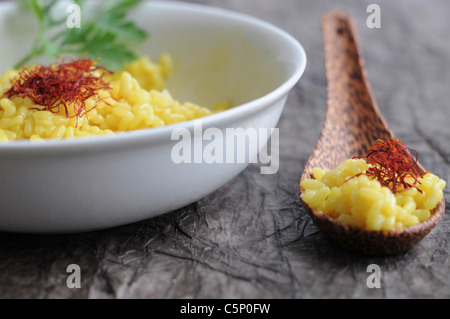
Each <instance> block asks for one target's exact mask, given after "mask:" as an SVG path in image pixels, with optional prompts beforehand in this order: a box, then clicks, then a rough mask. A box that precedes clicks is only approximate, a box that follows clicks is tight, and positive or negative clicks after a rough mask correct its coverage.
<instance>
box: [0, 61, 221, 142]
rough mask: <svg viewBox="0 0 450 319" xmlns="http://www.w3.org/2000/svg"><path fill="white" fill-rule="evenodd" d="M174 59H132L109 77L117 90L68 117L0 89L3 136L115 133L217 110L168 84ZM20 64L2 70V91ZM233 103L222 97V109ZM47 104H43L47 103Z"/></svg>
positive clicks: (0, 134) (0, 130) (106, 92)
mask: <svg viewBox="0 0 450 319" xmlns="http://www.w3.org/2000/svg"><path fill="white" fill-rule="evenodd" d="M172 69H173V65H172V61H171V58H170V56H169V55H168V54H163V55H161V57H160V58H159V61H158V63H155V62H152V61H151V60H150V59H149V58H148V57H141V58H139V59H138V60H136V61H133V62H131V63H129V64H128V65H127V66H126V67H125V68H124V70H122V71H119V72H117V73H115V74H114V75H112V76H109V77H106V78H105V79H107V80H108V81H109V83H110V85H111V88H112V89H111V90H101V91H100V92H99V97H100V98H101V100H99V101H97V100H94V98H91V99H89V100H87V101H86V109H90V108H92V107H94V108H93V109H92V110H91V111H89V112H88V113H86V115H85V116H83V117H82V118H78V119H77V118H76V117H72V118H67V117H66V115H65V113H64V108H61V110H60V112H59V113H52V112H50V111H45V110H44V111H41V110H36V109H35V108H36V107H39V106H36V105H34V104H33V102H32V101H31V100H29V99H24V98H20V97H13V98H11V99H8V98H7V97H5V96H3V95H0V141H2V142H8V141H13V140H17V139H29V140H31V141H43V140H45V139H48V138H51V139H62V138H69V139H70V138H75V137H80V136H83V137H90V136H97V135H111V134H115V133H116V132H123V131H129V130H138V129H144V128H150V127H158V126H164V125H167V124H174V123H178V122H182V121H187V120H191V119H196V118H200V117H203V116H206V115H210V114H212V113H213V112H214V111H212V110H210V109H208V108H206V107H201V106H199V105H196V104H193V103H189V102H185V103H180V102H179V101H177V100H175V99H174V98H172V96H171V95H170V93H169V92H168V91H167V90H165V87H166V79H167V77H168V76H169V75H170V74H171V73H172ZM17 74H18V72H17V71H15V70H9V71H7V72H6V73H5V74H4V75H3V76H0V92H4V91H6V90H7V89H8V88H9V87H11V83H10V80H11V79H12V78H13V77H15V76H17ZM227 107H228V104H227V103H223V102H222V103H219V104H218V108H217V110H223V109H225V108H227ZM41 108H42V107H41Z"/></svg>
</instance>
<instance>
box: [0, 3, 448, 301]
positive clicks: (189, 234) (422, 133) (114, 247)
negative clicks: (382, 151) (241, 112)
mask: <svg viewBox="0 0 450 319" xmlns="http://www.w3.org/2000/svg"><path fill="white" fill-rule="evenodd" d="M192 2H196V3H204V4H208V5H211V6H217V7H221V8H226V9H231V10H234V11H239V12H242V13H246V14H250V15H252V16H255V17H257V18H261V19H264V20H266V21H268V22H270V23H273V24H274V25H276V26H278V27H280V28H282V29H284V30H286V31H287V32H289V33H290V34H292V35H293V36H294V37H295V38H297V39H298V40H299V41H300V42H301V44H302V45H303V46H304V48H305V50H306V54H307V56H308V65H307V68H306V71H305V74H304V76H303V77H302V78H301V80H300V81H299V82H298V84H297V85H296V86H295V87H294V89H293V90H292V91H291V92H290V94H289V97H288V99H287V103H286V107H285V109H284V111H283V114H282V116H281V119H280V121H279V124H278V127H279V130H280V167H279V171H278V172H277V173H276V174H274V175H261V174H260V172H259V168H258V167H257V166H256V165H253V164H252V165H250V166H249V167H248V168H247V169H246V170H245V171H243V172H242V173H241V174H240V175H238V176H237V177H236V178H234V179H233V180H232V181H231V182H229V183H228V184H226V185H225V186H223V187H221V188H220V189H219V190H217V191H216V192H214V193H213V194H211V195H209V196H207V197H206V198H203V199H201V200H199V201H198V202H196V203H193V204H191V205H189V206H187V207H184V208H182V209H179V210H177V211H173V212H170V213H167V214H164V215H162V216H159V217H156V218H152V219H148V220H145V221H142V222H138V223H135V224H131V225H125V226H121V227H117V228H114V229H107V230H102V231H97V232H91V233H83V234H72V235H27V234H12V233H0V298H274V299H279V298H288V299H294V298H296V299H297V298H298V299H299V298H449V297H450V257H449V254H450V246H449V244H448V243H449V238H450V217H449V214H448V210H447V211H446V213H445V215H444V217H443V220H442V221H441V223H440V224H439V225H438V226H437V228H435V229H434V230H433V231H432V232H431V233H430V234H429V235H428V236H427V237H426V238H425V239H424V240H423V241H421V242H420V243H419V244H418V245H417V246H416V247H415V248H413V249H412V250H410V251H408V252H407V253H405V254H402V255H397V256H391V257H370V256H363V255H360V254H357V253H353V252H350V251H347V250H344V249H342V248H340V247H339V246H337V245H336V244H335V243H334V242H332V241H331V240H330V239H328V237H326V236H325V235H324V234H323V233H322V232H320V231H319V230H318V228H317V227H316V226H315V225H314V224H313V223H312V222H311V219H310V218H309V217H308V216H307V214H306V212H305V209H304V208H303V207H302V204H301V202H300V199H299V196H298V182H299V179H300V175H301V172H302V169H303V166H304V164H305V162H306V160H307V159H308V157H309V155H310V153H311V151H312V150H313V148H314V145H315V143H316V141H317V139H318V137H319V134H320V130H321V126H322V123H323V120H324V115H325V107H326V79H325V71H324V61H323V48H322V34H321V26H320V20H321V16H322V14H323V13H324V12H326V11H329V10H344V11H347V12H348V13H350V14H351V15H352V16H353V17H354V19H355V21H356V27H357V31H358V34H359V38H360V40H361V49H362V53H363V57H364V60H365V66H366V69H367V75H368V78H369V81H370V83H371V87H372V91H373V94H374V96H375V98H376V100H377V102H378V104H379V107H380V110H381V113H382V114H383V115H384V117H385V118H386V121H387V122H388V124H389V126H390V128H391V129H392V130H393V131H394V132H395V134H396V135H397V137H398V138H400V139H401V140H402V141H403V142H405V143H406V144H407V145H408V146H410V147H412V148H414V149H416V150H417V151H418V152H419V153H420V158H419V159H420V161H421V163H422V164H423V166H424V167H425V168H427V169H428V170H430V171H433V172H434V173H435V174H437V175H439V176H441V177H442V178H444V179H446V180H448V178H449V169H450V126H449V121H450V107H449V105H448V104H449V100H450V86H449V84H450V41H448V36H449V34H450V19H448V13H449V12H450V2H449V1H447V0H431V1H422V0H396V1H388V0H377V1H372V0H370V1H345V0H333V1H332V0H326V1H325V0H314V1H311V0H308V1H306V0H279V1H273V0H225V1H224V0H211V1H207V0H197V1H192ZM372 3H375V4H378V5H379V6H380V9H381V28H369V27H368V26H367V24H366V20H367V18H368V16H369V14H370V13H367V11H366V9H367V6H368V5H369V4H372ZM444 194H445V197H446V199H447V200H449V199H450V197H449V196H450V194H449V192H448V189H447V188H446V189H445V191H444ZM69 264H77V265H79V266H80V269H81V288H79V289H69V288H68V287H67V285H66V280H67V277H68V276H69V274H68V273H67V272H66V268H67V266H68V265H69ZM371 264H376V265H378V266H379V267H380V270H381V287H380V288H379V289H376V288H374V289H370V288H369V287H368V286H367V279H368V276H369V275H370V273H369V272H367V268H368V266H369V265H371Z"/></svg>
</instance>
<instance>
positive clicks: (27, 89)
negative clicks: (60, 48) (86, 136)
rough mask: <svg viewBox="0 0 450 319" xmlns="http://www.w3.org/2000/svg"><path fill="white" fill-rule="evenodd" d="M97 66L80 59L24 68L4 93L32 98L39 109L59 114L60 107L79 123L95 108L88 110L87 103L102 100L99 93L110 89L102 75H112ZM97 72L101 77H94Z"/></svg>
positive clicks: (87, 60)
mask: <svg viewBox="0 0 450 319" xmlns="http://www.w3.org/2000/svg"><path fill="white" fill-rule="evenodd" d="M96 63H97V61H92V60H91V59H86V58H81V59H77V60H72V61H71V62H64V60H61V62H60V63H54V64H51V65H49V66H47V67H46V66H43V65H36V66H35V67H31V68H22V70H21V71H20V72H19V74H18V76H17V77H16V78H14V79H13V80H12V81H11V85H12V86H11V88H10V89H8V90H7V91H6V92H4V94H5V96H6V97H8V98H12V97H22V98H29V99H30V100H31V101H33V103H35V104H36V105H38V107H37V108H36V109H37V110H47V111H50V112H52V113H59V111H60V108H61V107H64V110H65V114H66V117H67V118H72V117H77V124H78V119H79V118H81V117H82V116H84V115H85V114H86V113H87V112H89V111H91V110H92V109H93V108H95V106H96V104H95V105H94V106H93V107H92V108H90V109H86V100H88V99H90V98H94V99H96V100H97V101H99V100H102V99H101V98H100V97H99V96H98V91H99V90H103V89H110V88H111V87H110V85H109V84H107V83H105V81H104V80H103V75H104V74H105V73H109V74H110V73H111V72H110V71H108V70H106V69H105V68H104V67H103V66H97V65H96ZM97 70H102V72H101V73H100V75H94V72H95V71H97ZM103 71H104V72H103ZM69 108H71V109H69ZM70 111H72V112H70ZM71 113H72V115H71Z"/></svg>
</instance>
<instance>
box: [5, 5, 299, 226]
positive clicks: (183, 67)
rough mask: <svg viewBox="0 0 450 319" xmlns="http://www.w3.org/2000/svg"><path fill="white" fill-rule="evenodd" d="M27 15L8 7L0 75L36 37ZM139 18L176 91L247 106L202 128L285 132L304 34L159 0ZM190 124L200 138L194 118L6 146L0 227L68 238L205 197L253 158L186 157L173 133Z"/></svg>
mask: <svg viewBox="0 0 450 319" xmlns="http://www.w3.org/2000/svg"><path fill="white" fill-rule="evenodd" d="M23 14H24V13H23V11H19V10H18V9H17V8H16V6H15V5H14V4H12V3H0V39H1V42H2V52H1V53H0V72H3V71H4V70H5V69H6V68H7V67H9V66H11V65H13V63H14V62H16V61H17V59H18V58H19V57H21V56H23V52H26V50H27V49H28V48H29V45H30V43H31V41H32V39H33V37H34V35H33V32H30V28H33V27H34V26H35V24H34V23H33V19H32V17H31V16H23ZM21 15H22V16H21ZM132 18H134V19H135V21H137V23H138V24H139V25H140V26H142V27H143V28H145V29H146V30H148V31H149V32H150V33H151V37H150V38H149V41H148V42H147V43H146V44H145V45H143V47H142V48H141V52H140V53H142V54H147V55H150V56H151V57H157V56H158V55H159V54H160V53H161V52H169V53H170V54H171V55H172V56H173V58H174V62H175V68H176V69H175V72H174V75H173V76H172V78H171V79H170V81H169V91H170V92H171V93H172V95H173V96H174V97H175V98H176V99H178V100H181V101H184V100H190V101H193V102H195V103H199V104H202V105H211V104H213V103H214V102H217V101H221V100H230V101H231V102H232V103H233V104H234V105H236V106H235V107H234V108H232V109H230V110H227V111H225V112H222V113H218V114H214V115H211V116H208V117H205V118H202V119H201V125H202V127H203V129H207V128H217V129H220V130H221V131H222V132H225V130H226V128H238V127H239V128H244V129H247V128H254V129H259V128H267V129H270V128H274V127H275V126H276V125H277V122H278V120H279V117H280V114H281V112H282V110H283V107H284V104H285V101H286V97H287V94H288V92H289V91H290V90H291V88H292V87H293V86H294V85H295V84H296V83H297V81H298V80H299V79H300V77H301V75H302V74H303V71H304V69H305V66H306V56H305V52H304V50H303V48H302V46H301V45H300V44H299V43H298V42H297V40H296V39H294V38H293V37H292V36H290V35H289V34H287V33H286V32H284V31H282V30H280V29H279V28H277V27H275V26H273V25H271V24H268V23H266V22H264V21H261V20H258V19H255V18H253V17H250V16H247V15H243V14H239V13H235V12H231V11H226V10H222V9H218V8H212V7H207V6H201V5H194V4H187V3H177V2H153V1H152V2H149V3H144V4H142V5H141V7H140V8H139V9H138V10H134V11H133V13H132ZM32 30H33V29H32ZM5 48H6V49H5ZM197 123H199V122H197ZM179 128H186V129H188V130H189V131H190V132H191V133H192V135H194V121H189V122H184V123H179V124H176V125H170V126H166V127H162V128H155V129H145V130H140V131H132V132H127V133H124V134H120V135H117V136H112V137H95V138H89V139H86V138H80V139H76V140H65V141H47V142H44V143H30V142H27V141H17V142H11V143H8V144H1V145H0V207H1V209H0V230H2V231H13V232H28V233H67V232H81V231H91V230H97V229H102V228H108V227H113V226H118V225H123V224H127V223H132V222H136V221H140V220H144V219H147V218H150V217H153V216H157V215H160V214H163V213H166V212H169V211H172V210H175V209H178V208H180V207H183V206H185V205H187V204H190V203H192V202H195V201H197V200H199V199H200V198H202V197H204V196H206V195H207V194H209V193H211V192H213V191H214V190H216V189H218V188H219V187H221V186H222V185H224V184H225V183H227V182H228V181H230V180H231V179H233V178H234V177H235V176H236V175H238V174H239V173H240V172H241V171H242V170H243V169H245V167H246V166H247V165H248V163H247V162H246V163H226V164H218V163H214V164H206V163H200V164H186V163H184V164H183V163H182V164H176V163H175V162H174V161H173V159H172V157H171V152H172V150H173V147H174V146H175V144H177V143H178V141H176V140H172V138H171V134H172V132H173V131H174V130H175V129H179ZM224 137H225V135H224ZM219 142H220V143H225V141H219ZM264 142H266V141H264ZM225 144H226V143H225ZM246 151H250V152H252V150H248V149H247V150H246ZM253 153H255V152H254V151H253ZM256 155H257V154H250V156H249V157H248V158H251V157H252V156H256ZM236 162H237V161H236Z"/></svg>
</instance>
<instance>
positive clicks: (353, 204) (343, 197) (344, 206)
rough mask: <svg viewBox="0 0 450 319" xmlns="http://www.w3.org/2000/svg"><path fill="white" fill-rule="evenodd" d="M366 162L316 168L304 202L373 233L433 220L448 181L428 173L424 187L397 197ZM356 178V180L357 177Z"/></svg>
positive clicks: (422, 180) (306, 184)
mask: <svg viewBox="0 0 450 319" xmlns="http://www.w3.org/2000/svg"><path fill="white" fill-rule="evenodd" d="M368 167H369V164H367V163H366V162H365V161H364V160H362V159H349V160H347V161H346V162H345V163H344V164H342V165H340V166H338V167H337V168H336V169H334V170H332V171H328V172H325V171H324V170H322V169H320V168H314V169H313V171H312V173H313V177H314V178H312V179H306V180H304V181H302V182H301V184H300V187H301V188H302V190H303V193H302V200H303V201H304V202H305V203H307V204H308V206H309V207H310V208H311V209H313V211H314V213H315V214H326V215H329V216H331V217H332V218H335V219H337V220H339V221H341V222H343V223H348V224H351V225H354V226H357V227H362V228H367V229H369V230H392V229H395V228H403V227H407V226H412V225H416V224H418V223H420V222H423V221H425V220H427V219H428V218H430V216H431V211H432V210H433V208H435V207H436V206H437V205H438V204H439V202H440V201H441V200H442V197H443V189H444V187H445V186H446V182H445V181H444V180H442V179H440V178H439V177H438V176H436V175H434V174H432V173H427V174H425V175H424V176H423V177H421V178H419V182H420V184H418V185H417V188H418V189H420V190H421V192H420V191H419V190H418V189H416V188H415V187H412V188H409V189H407V190H404V189H403V190H402V189H400V191H398V192H397V193H396V194H394V193H393V192H392V191H391V190H390V189H389V188H388V187H385V186H382V185H381V184H380V183H379V182H378V181H376V180H374V179H371V178H369V177H368V176H367V175H359V176H356V175H358V174H360V173H363V172H365V171H366V170H367V169H368ZM355 176H356V177H355Z"/></svg>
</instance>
